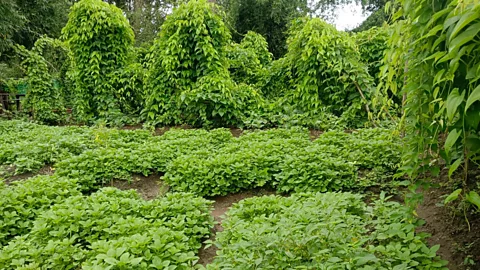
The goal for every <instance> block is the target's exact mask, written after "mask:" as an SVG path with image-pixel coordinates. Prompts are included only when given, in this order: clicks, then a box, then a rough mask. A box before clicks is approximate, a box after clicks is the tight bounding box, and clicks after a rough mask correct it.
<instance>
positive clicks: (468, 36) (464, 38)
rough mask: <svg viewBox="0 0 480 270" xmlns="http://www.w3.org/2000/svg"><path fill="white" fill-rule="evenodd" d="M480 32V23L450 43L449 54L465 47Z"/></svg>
mask: <svg viewBox="0 0 480 270" xmlns="http://www.w3.org/2000/svg"><path fill="white" fill-rule="evenodd" d="M478 32H480V22H479V23H476V24H474V25H471V26H470V27H468V29H467V30H465V31H464V32H462V33H461V34H460V35H458V36H457V37H455V38H454V39H453V40H451V41H450V42H449V43H448V51H449V54H450V53H451V52H455V51H456V50H457V49H459V48H460V46H462V45H464V44H465V43H467V42H469V41H472V40H473V39H474V38H475V36H476V35H477V34H478Z"/></svg>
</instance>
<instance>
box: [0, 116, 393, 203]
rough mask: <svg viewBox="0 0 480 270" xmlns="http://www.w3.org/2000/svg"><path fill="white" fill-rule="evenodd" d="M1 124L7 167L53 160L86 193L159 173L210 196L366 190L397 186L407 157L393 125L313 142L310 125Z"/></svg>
mask: <svg viewBox="0 0 480 270" xmlns="http://www.w3.org/2000/svg"><path fill="white" fill-rule="evenodd" d="M0 123H1V124H3V125H0V127H2V129H3V130H4V131H5V132H4V134H5V135H3V136H2V137H1V138H3V139H4V143H3V144H2V147H4V149H9V150H8V151H5V152H4V153H2V155H1V156H0V158H1V159H0V161H1V163H0V165H3V166H4V167H5V166H13V167H14V168H15V169H16V171H17V173H22V172H26V171H35V170H38V169H40V168H42V167H43V166H44V165H45V164H49V165H51V166H53V167H54V168H55V172H56V174H57V175H59V176H62V177H66V178H71V179H77V180H78V183H79V185H80V187H81V190H82V191H91V190H96V189H98V188H100V187H102V186H103V185H105V184H108V183H110V182H111V181H112V180H114V179H124V180H131V175H132V174H133V173H137V174H143V175H150V174H152V173H155V172H160V173H165V176H164V177H163V180H164V181H165V182H166V183H167V184H168V185H170V187H171V189H173V190H175V191H187V192H193V193H196V194H200V195H206V196H213V195H226V194H229V193H231V192H236V191H239V190H244V189H249V188H253V187H263V186H271V187H274V188H277V189H278V190H279V191H282V192H289V191H294V190H296V191H299V190H313V191H331V190H335V191H338V190H351V189H353V190H361V189H364V188H366V187H369V186H377V185H393V184H394V183H389V182H388V180H390V179H391V178H392V174H394V173H395V172H396V170H397V168H398V167H397V165H398V163H399V162H400V147H401V141H400V138H399V137H397V136H395V135H394V134H393V133H392V131H390V130H387V129H366V130H360V131H358V132H354V133H351V134H349V133H344V132H343V131H332V132H327V133H325V134H322V135H321V136H320V137H319V138H318V139H316V140H314V141H311V139H310V137H309V134H308V131H307V130H305V129H276V130H268V131H255V132H246V133H245V134H243V135H242V136H240V137H238V138H235V137H233V136H232V134H231V133H230V131H229V130H226V129H216V130H212V131H204V130H181V129H178V130H177V129H173V130H170V131H167V132H166V133H165V134H164V135H162V136H152V135H150V134H149V133H148V132H145V131H140V130H138V131H122V130H111V129H105V128H96V129H94V128H80V127H68V128H66V127H46V126H41V125H32V124H24V123H22V122H11V121H9V122H0ZM38 133H43V134H44V136H41V137H38V136H36V134H38ZM20 134H23V135H20ZM359 172H361V173H360V174H359Z"/></svg>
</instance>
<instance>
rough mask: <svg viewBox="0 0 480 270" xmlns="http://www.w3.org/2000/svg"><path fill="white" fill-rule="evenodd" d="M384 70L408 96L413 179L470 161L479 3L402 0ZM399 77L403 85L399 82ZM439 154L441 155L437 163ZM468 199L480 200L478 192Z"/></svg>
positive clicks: (408, 166)
mask: <svg viewBox="0 0 480 270" xmlns="http://www.w3.org/2000/svg"><path fill="white" fill-rule="evenodd" d="M399 4H400V6H399V7H400V8H399V10H398V13H397V17H396V19H397V22H396V23H395V25H394V30H395V31H394V33H393V34H392V37H391V38H390V41H389V42H390V44H391V45H390V46H391V49H390V50H389V52H388V53H387V54H386V58H385V62H386V63H387V64H388V65H387V66H386V67H385V69H384V79H385V85H386V87H387V88H388V89H389V90H390V91H392V92H393V93H394V94H397V95H401V96H403V98H404V101H405V102H404V105H405V115H404V121H405V127H406V131H407V134H408V138H409V142H410V144H409V145H410V147H409V148H408V151H407V152H406V153H405V167H404V168H405V171H406V172H407V173H409V174H410V175H411V176H412V177H413V178H416V177H417V176H419V175H422V174H423V173H425V172H427V171H428V172H430V173H431V174H432V175H433V176H437V175H439V172H440V169H441V166H442V164H441V163H442V162H445V163H446V165H447V166H448V167H449V172H448V176H449V177H450V176H452V175H453V173H454V172H455V171H457V170H458V169H460V168H463V175H464V177H463V178H464V179H465V181H464V183H463V186H464V188H466V184H467V174H468V170H469V168H471V167H472V166H476V165H477V161H476V160H477V158H478V154H479V153H480V144H479V142H480V138H479V136H478V128H479V122H480V117H479V114H478V110H479V106H480V103H479V102H478V100H480V84H479V78H480V72H479V70H480V69H479V65H480V61H479V59H480V58H479V53H480V51H479V48H480V46H479V45H480V44H479V41H478V40H479V39H478V38H479V37H480V28H479V25H480V15H479V12H478V11H479V10H480V4H479V3H478V2H477V1H433V2H432V1H423V0H418V1H403V0H402V1H399ZM397 78H401V80H402V82H403V84H404V85H403V87H398V86H399V82H398V79H397ZM438 161H440V162H438ZM475 194H476V193H475V192H473V193H470V194H469V195H470V196H467V198H469V201H470V202H471V203H473V204H475V205H477V206H480V200H478V199H477V198H479V197H478V194H476V195H475Z"/></svg>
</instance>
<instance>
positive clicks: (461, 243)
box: [417, 187, 480, 270]
mask: <svg viewBox="0 0 480 270" xmlns="http://www.w3.org/2000/svg"><path fill="white" fill-rule="evenodd" d="M450 193H451V191H449V190H447V189H446V188H443V187H440V188H433V187H432V188H430V189H428V190H426V191H424V202H423V203H422V204H421V205H419V206H418V208H417V214H418V216H419V217H420V218H422V219H424V220H425V221H426V224H425V225H424V226H423V227H421V228H419V229H418V231H419V232H427V233H429V234H431V237H430V238H429V239H428V244H429V245H430V246H434V245H438V244H439V245H440V249H439V250H438V252H437V254H438V255H440V256H441V257H442V259H444V260H447V261H449V264H448V266H447V267H448V268H449V269H450V270H478V269H480V216H479V215H478V214H477V215H471V214H469V213H467V218H468V221H469V223H470V230H469V228H468V223H467V222H466V220H465V215H464V214H463V213H457V214H454V211H453V209H451V208H449V207H445V206H442V205H441V204H442V203H443V201H444V200H445V196H447V195H448V194H450ZM467 257H468V258H470V259H471V260H473V261H474V262H475V263H476V265H469V264H468V263H467V264H464V259H465V258H467Z"/></svg>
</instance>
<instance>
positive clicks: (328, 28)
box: [285, 18, 372, 115]
mask: <svg viewBox="0 0 480 270" xmlns="http://www.w3.org/2000/svg"><path fill="white" fill-rule="evenodd" d="M290 31H291V36H290V37H289V42H288V53H287V54H286V56H285V57H286V58H287V59H288V60H287V61H288V62H289V65H290V68H291V69H292V71H291V72H292V82H293V86H294V88H295V91H294V92H293V97H294V99H295V101H296V103H297V104H298V105H299V106H300V107H302V108H304V109H308V110H313V109H316V108H318V107H320V106H326V107H328V108H329V109H330V111H331V112H332V113H334V114H337V115H341V114H352V115H354V114H359V113H361V112H362V107H363V106H355V104H363V105H364V106H365V107H364V110H363V111H364V112H365V111H367V112H368V110H369V109H368V104H366V103H367V98H368V96H369V93H370V90H371V87H372V78H371V77H370V76H369V74H368V71H367V67H366V66H365V64H363V63H362V62H361V60H360V53H359V51H358V50H357V47H356V46H355V42H354V40H353V39H352V38H351V37H350V36H349V35H348V34H347V33H344V32H340V31H337V30H336V29H335V27H333V26H332V25H329V24H328V23H326V22H324V21H322V20H320V19H316V18H314V19H305V20H301V21H299V22H297V24H296V25H294V26H293V27H292V28H291V30H290Z"/></svg>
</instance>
